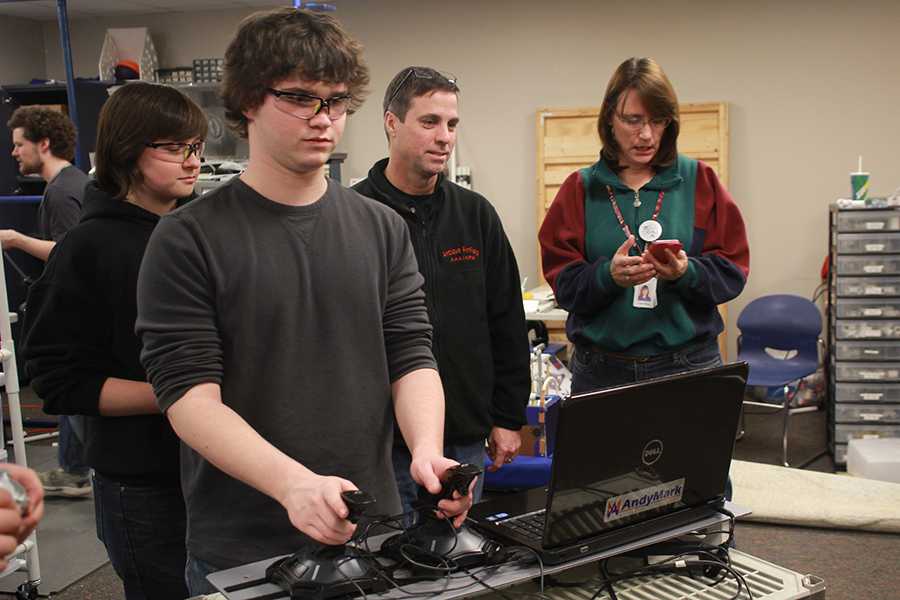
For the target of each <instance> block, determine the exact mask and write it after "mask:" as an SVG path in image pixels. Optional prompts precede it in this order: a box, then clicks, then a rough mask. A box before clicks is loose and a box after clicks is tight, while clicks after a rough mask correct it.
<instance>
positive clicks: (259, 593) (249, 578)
mask: <svg viewBox="0 0 900 600" xmlns="http://www.w3.org/2000/svg"><path fill="white" fill-rule="evenodd" d="M725 506H726V508H727V509H728V510H729V511H731V512H732V513H733V514H734V515H735V516H736V517H742V516H746V515H748V514H750V511H749V510H747V509H745V508H742V507H740V506H735V505H734V504H732V503H730V502H727V503H726V504H725ZM726 521H728V517H726V516H725V515H721V514H716V515H714V516H710V517H706V518H703V519H699V520H697V521H695V522H694V523H690V524H688V525H684V526H682V527H676V528H673V529H670V530H667V531H665V532H662V533H659V534H656V535H652V536H648V537H646V538H644V539H642V540H639V541H636V542H632V543H629V544H623V545H621V546H616V547H614V548H611V549H609V550H606V551H603V552H598V553H596V554H591V555H590V556H584V557H581V558H578V559H576V560H572V561H569V562H566V563H562V564H558V565H540V564H538V562H537V560H536V559H535V557H534V556H533V555H527V554H525V553H524V552H523V558H522V559H520V560H514V561H510V562H508V563H504V564H502V565H498V566H496V567H495V568H492V569H489V570H488V569H486V570H483V571H480V572H479V571H478V570H476V572H477V576H478V578H479V579H481V580H482V581H483V582H484V583H487V584H488V585H490V586H492V587H495V588H498V587H499V588H502V587H508V586H511V585H515V584H517V583H522V582H525V581H529V580H531V579H534V578H536V577H540V576H541V575H542V574H543V575H552V574H554V573H560V572H562V571H566V570H568V569H571V568H574V567H577V566H580V565H584V564H588V563H592V562H596V561H598V560H602V559H604V558H609V557H611V556H616V555H619V554H623V553H625V552H629V551H631V550H635V549H637V548H642V547H644V546H649V545H652V544H656V543H659V542H663V541H665V540H669V539H672V538H675V537H679V536H681V535H685V534H687V533H690V532H692V531H696V530H698V529H709V528H711V527H714V526H719V525H720V524H721V523H723V522H726ZM390 535H391V534H386V535H381V536H376V537H372V538H371V539H370V541H369V545H370V546H371V547H372V548H377V547H380V545H381V542H382V541H383V540H384V539H387V538H388V537H390ZM279 558H281V557H280V556H276V557H273V558H269V559H266V560H261V561H258V562H254V563H249V564H246V565H242V566H240V567H235V568H233V569H227V570H225V571H219V572H218V573H213V574H212V575H210V576H209V581H210V582H211V583H212V584H213V585H214V586H215V587H216V589H218V590H219V591H220V592H221V593H222V595H223V596H225V598H227V599H228V600H253V599H256V598H261V597H266V598H267V599H268V598H271V599H274V598H277V597H278V596H274V595H272V594H277V593H278V592H281V589H280V588H279V587H278V586H276V585H274V584H272V583H268V582H266V581H265V573H266V567H268V566H269V565H270V564H272V563H273V562H275V561H276V560H278V559H279ZM470 570H471V569H470ZM257 581H258V582H259V583H258V585H249V584H251V583H253V582H257ZM235 586H241V587H242V588H243V589H239V590H235V591H228V590H232V589H233V588H234V587H235ZM245 586H246V587H245ZM488 591H490V590H488V589H487V588H486V587H484V586H483V585H482V584H481V583H479V582H477V581H475V580H474V579H472V578H471V577H470V576H469V575H467V574H465V573H458V574H454V575H452V576H451V579H450V580H449V581H448V580H447V579H446V578H444V579H439V580H435V581H427V582H421V583H415V584H410V585H405V586H403V589H402V590H400V589H394V590H389V591H386V592H381V593H370V594H366V596H367V597H368V598H380V599H388V598H391V599H393V598H408V597H409V596H410V594H425V595H432V597H433V598H438V599H441V600H451V599H456V598H467V597H470V596H476V595H479V594H483V593H486V592H488ZM282 597H284V598H287V594H284V595H283V596H282Z"/></svg>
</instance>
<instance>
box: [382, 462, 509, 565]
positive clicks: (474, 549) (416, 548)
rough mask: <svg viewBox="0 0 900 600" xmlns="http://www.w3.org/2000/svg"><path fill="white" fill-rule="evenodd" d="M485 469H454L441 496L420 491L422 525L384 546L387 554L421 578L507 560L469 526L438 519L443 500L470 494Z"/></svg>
mask: <svg viewBox="0 0 900 600" xmlns="http://www.w3.org/2000/svg"><path fill="white" fill-rule="evenodd" d="M482 472H483V471H482V469H481V467H478V466H476V465H472V464H462V465H456V466H454V467H450V468H449V469H447V471H445V472H444V475H443V476H442V477H441V482H442V484H443V488H442V489H441V492H440V493H439V494H429V493H428V492H427V490H424V488H421V489H420V492H419V502H418V503H417V508H419V509H420V518H419V520H418V522H417V523H416V524H415V525H413V526H412V527H410V528H409V529H407V530H406V531H404V532H403V533H400V534H398V535H395V536H393V537H390V538H388V539H387V540H385V541H384V543H383V544H382V545H381V551H382V553H383V554H384V555H386V556H388V557H389V558H391V559H393V560H395V561H397V562H398V563H400V564H408V565H409V566H410V567H411V569H412V571H413V573H415V574H416V575H417V576H419V577H435V578H437V577H443V576H445V575H446V573H447V572H448V569H449V570H450V571H454V570H456V569H458V568H471V567H475V566H479V565H483V564H494V563H496V562H499V561H500V560H502V559H503V554H504V552H503V548H502V547H501V546H500V545H499V544H497V543H495V542H492V541H491V540H489V539H487V538H486V537H484V536H483V535H482V534H481V533H479V532H478V531H476V530H475V529H473V528H471V527H469V526H468V525H466V524H465V523H463V525H462V526H461V527H460V528H459V529H456V528H454V527H453V523H452V520H451V519H442V518H438V516H437V515H436V514H435V508H436V507H437V504H438V502H439V501H441V500H444V499H448V498H452V497H453V492H457V493H459V494H460V495H461V496H468V495H469V486H470V485H471V483H472V481H473V480H474V479H475V478H476V477H478V476H479V475H480V474H481V473H482Z"/></svg>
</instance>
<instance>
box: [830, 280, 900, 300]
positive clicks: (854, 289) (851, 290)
mask: <svg viewBox="0 0 900 600" xmlns="http://www.w3.org/2000/svg"><path fill="white" fill-rule="evenodd" d="M836 287H837V295H838V296H839V297H842V298H846V297H858V298H862V297H868V298H872V297H878V296H900V277H878V278H871V277H838V278H837V285H836Z"/></svg>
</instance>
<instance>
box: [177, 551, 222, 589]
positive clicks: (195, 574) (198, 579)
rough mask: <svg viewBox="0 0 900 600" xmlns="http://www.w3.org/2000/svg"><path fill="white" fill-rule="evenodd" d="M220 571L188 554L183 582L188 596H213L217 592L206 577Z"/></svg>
mask: <svg viewBox="0 0 900 600" xmlns="http://www.w3.org/2000/svg"><path fill="white" fill-rule="evenodd" d="M220 570H221V569H219V568H217V567H214V566H212V565H211V564H209V563H208V562H204V561H202V560H200V559H199V558H197V557H196V556H193V555H191V554H190V553H188V555H187V564H185V566H184V581H185V582H186V583H187V588H188V594H189V595H190V596H200V595H202V594H215V593H216V592H217V591H218V590H217V589H216V588H215V587H214V586H213V584H211V583H210V582H209V580H208V579H207V578H206V576H207V575H210V574H212V573H215V572H216V571H220Z"/></svg>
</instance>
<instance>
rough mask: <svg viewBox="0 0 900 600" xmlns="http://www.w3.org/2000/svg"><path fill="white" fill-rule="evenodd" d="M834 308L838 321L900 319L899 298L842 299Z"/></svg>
mask: <svg viewBox="0 0 900 600" xmlns="http://www.w3.org/2000/svg"><path fill="white" fill-rule="evenodd" d="M835 308H836V309H837V310H836V311H835V312H836V314H837V318H838V319H866V318H870V319H871V318H875V319H900V298H881V299H871V300H870V299H867V298H843V299H841V301H840V302H838V303H837V306H836V307H835Z"/></svg>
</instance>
